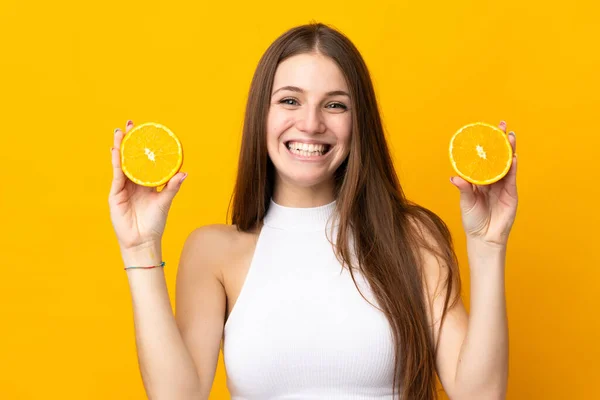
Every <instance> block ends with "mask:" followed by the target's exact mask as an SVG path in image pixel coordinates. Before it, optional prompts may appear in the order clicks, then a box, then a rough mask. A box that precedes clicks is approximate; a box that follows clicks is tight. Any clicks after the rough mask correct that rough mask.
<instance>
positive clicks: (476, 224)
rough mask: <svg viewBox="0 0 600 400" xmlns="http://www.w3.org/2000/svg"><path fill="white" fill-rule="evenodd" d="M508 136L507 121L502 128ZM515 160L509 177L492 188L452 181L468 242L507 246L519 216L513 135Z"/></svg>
mask: <svg viewBox="0 0 600 400" xmlns="http://www.w3.org/2000/svg"><path fill="white" fill-rule="evenodd" d="M499 127H500V129H502V130H503V131H504V132H505V133H506V122H504V121H502V122H500V125H499ZM508 140H509V141H510V143H511V145H512V148H513V153H514V155H513V161H512V165H511V167H510V170H509V171H508V174H506V176H505V177H504V178H502V179H501V180H499V181H498V182H495V183H492V184H491V185H485V186H479V185H473V184H471V183H469V182H467V181H465V180H464V179H462V178H460V177H458V176H454V177H452V178H450V181H451V182H452V184H453V185H454V186H456V187H457V188H458V189H459V190H460V208H461V214H462V221H463V227H464V229H465V233H466V234H467V238H468V239H476V240H478V241H482V242H485V243H486V244H491V245H495V246H506V243H507V241H508V235H509V233H510V230H511V228H512V225H513V223H514V221H515V216H516V214H517V203H518V196H517V156H516V146H517V143H516V137H515V134H514V132H512V131H511V132H510V133H509V134H508Z"/></svg>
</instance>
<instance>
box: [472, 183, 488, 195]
mask: <svg viewBox="0 0 600 400" xmlns="http://www.w3.org/2000/svg"><path fill="white" fill-rule="evenodd" d="M473 186H475V191H477V192H480V193H482V194H485V195H487V194H488V192H489V191H490V185H473Z"/></svg>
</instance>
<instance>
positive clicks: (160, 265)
mask: <svg viewBox="0 0 600 400" xmlns="http://www.w3.org/2000/svg"><path fill="white" fill-rule="evenodd" d="M164 266H165V262H164V261H163V262H161V263H160V264H158V265H150V266H147V267H125V268H124V269H125V270H128V269H152V268H159V267H164Z"/></svg>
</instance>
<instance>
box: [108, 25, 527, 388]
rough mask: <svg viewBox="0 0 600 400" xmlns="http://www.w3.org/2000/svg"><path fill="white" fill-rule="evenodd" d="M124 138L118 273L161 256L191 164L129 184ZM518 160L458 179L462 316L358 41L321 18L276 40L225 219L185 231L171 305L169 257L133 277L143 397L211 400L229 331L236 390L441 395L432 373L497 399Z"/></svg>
mask: <svg viewBox="0 0 600 400" xmlns="http://www.w3.org/2000/svg"><path fill="white" fill-rule="evenodd" d="M500 126H501V128H502V129H504V130H506V124H505V123H504V122H502V123H501V124H500ZM132 127H133V123H132V122H131V121H129V122H128V123H127V131H128V130H130V129H131V128H132ZM122 138H123V132H121V131H120V130H118V129H117V130H116V133H115V137H114V146H115V147H114V149H113V150H112V165H113V170H114V180H113V183H112V188H111V191H110V197H109V204H110V209H111V219H112V223H113V226H114V228H115V231H116V235H117V238H118V241H119V245H120V248H121V252H122V256H123V261H124V263H125V266H158V265H160V263H161V261H162V257H161V236H162V234H163V230H164V227H165V224H166V218H167V213H168V210H169V208H170V206H171V203H172V201H173V198H174V196H175V195H176V193H177V192H178V191H179V189H180V187H181V185H182V182H183V180H184V179H185V177H186V174H184V173H179V174H177V175H176V176H175V177H173V179H171V181H170V182H169V183H168V185H167V186H166V187H165V189H164V190H163V191H161V192H157V191H155V190H152V189H148V188H144V187H140V186H136V185H135V184H133V183H132V182H130V181H129V180H127V179H126V177H125V176H124V175H123V173H122V171H121V168H120V162H119V152H118V150H117V149H118V148H119V145H120V142H121V140H122ZM510 141H511V143H512V145H513V147H514V146H515V137H514V134H512V132H511V135H510ZM514 161H515V162H514V163H513V166H512V169H511V171H510V172H509V174H508V175H507V176H506V177H505V178H504V179H502V180H501V181H499V182H497V183H495V184H493V185H491V186H486V187H474V186H473V185H471V184H469V183H467V182H466V181H464V180H462V179H461V178H459V177H453V178H452V179H451V181H452V183H453V184H454V185H455V186H456V187H457V188H458V189H459V191H460V207H461V211H462V218H463V226H464V229H465V233H466V236H467V245H468V257H469V268H470V272H471V274H470V278H471V313H470V315H467V313H466V311H465V308H464V306H463V303H462V301H461V297H460V277H459V272H458V265H457V261H456V257H455V254H454V251H453V247H452V242H451V237H450V233H449V231H448V229H447V227H446V225H445V224H444V223H443V222H442V221H441V220H440V218H439V217H437V216H436V215H435V214H433V213H432V212H430V211H428V210H427V209H425V208H423V207H421V206H419V205H416V204H414V203H411V202H410V201H408V200H407V199H406V197H405V196H404V194H403V192H402V189H401V187H400V184H399V182H398V178H397V176H396V173H395V171H394V168H393V165H392V161H391V157H390V154H389V150H388V147H387V144H386V140H385V137H384V132H383V128H382V124H381V120H380V115H379V112H378V107H377V102H376V99H375V94H374V90H373V86H372V83H371V80H370V77H369V73H368V71H367V67H366V65H365V63H364V61H363V59H362V58H361V56H360V54H359V52H358V51H357V49H356V48H355V47H354V46H353V44H352V43H351V42H350V41H349V40H348V39H347V38H346V37H345V36H343V35H342V34H341V33H339V32H337V31H335V30H333V29H331V28H329V27H327V26H325V25H321V24H311V25H306V26H300V27H296V28H294V29H291V30H289V31H288V32H286V33H284V34H283V35H282V36H281V37H279V38H278V39H277V40H276V41H275V42H274V43H273V44H272V45H271V46H270V47H269V48H268V50H267V51H266V53H265V54H264V55H263V57H262V58H261V60H260V62H259V64H258V67H257V69H256V73H255V75H254V78H253V80H252V84H251V88H250V93H249V98H248V105H247V109H246V115H245V123H244V131H243V139H242V147H241V154H240V159H239V172H238V178H237V183H236V187H235V193H234V196H233V209H232V224H231V225H213V226H205V227H202V228H199V229H197V230H195V231H194V232H192V233H191V235H190V236H189V238H188V239H187V241H186V243H185V245H184V248H183V251H182V254H181V259H180V265H179V269H178V273H177V288H176V305H177V312H176V315H174V314H173V312H172V309H171V304H170V302H169V296H168V292H167V287H166V284H165V278H164V273H163V270H162V268H153V269H128V270H127V276H128V279H129V284H130V287H131V295H132V301H133V309H134V320H135V329H136V342H137V351H138V357H139V363H140V369H141V374H142V378H143V382H144V386H145V389H146V392H147V394H148V396H149V397H150V398H152V399H169V400H172V399H206V398H207V397H208V394H209V392H210V389H211V385H212V381H213V378H214V374H215V368H216V365H217V360H218V355H219V350H220V347H221V341H222V340H223V352H224V357H225V366H226V371H227V379H228V386H229V390H230V392H231V395H232V398H234V399H392V398H402V399H411V400H412V399H433V398H436V397H437V394H436V373H437V376H439V379H440V381H441V383H442V385H443V388H444V389H445V391H446V392H447V394H448V395H449V396H450V398H452V399H500V398H504V396H505V391H506V386H507V374H508V335H507V318H506V309H505V297H504V268H505V256H506V245H507V240H508V235H509V231H510V229H511V226H512V224H513V221H514V218H515V214H516V209H517V189H516V159H515V160H514Z"/></svg>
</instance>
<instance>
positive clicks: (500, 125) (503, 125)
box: [498, 121, 506, 133]
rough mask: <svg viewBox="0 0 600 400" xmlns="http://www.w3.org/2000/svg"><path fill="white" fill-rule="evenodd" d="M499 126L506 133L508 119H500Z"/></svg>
mask: <svg viewBox="0 0 600 400" xmlns="http://www.w3.org/2000/svg"><path fill="white" fill-rule="evenodd" d="M498 127H499V128H500V129H502V131H503V132H504V133H506V121H500V124H499V125H498Z"/></svg>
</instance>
